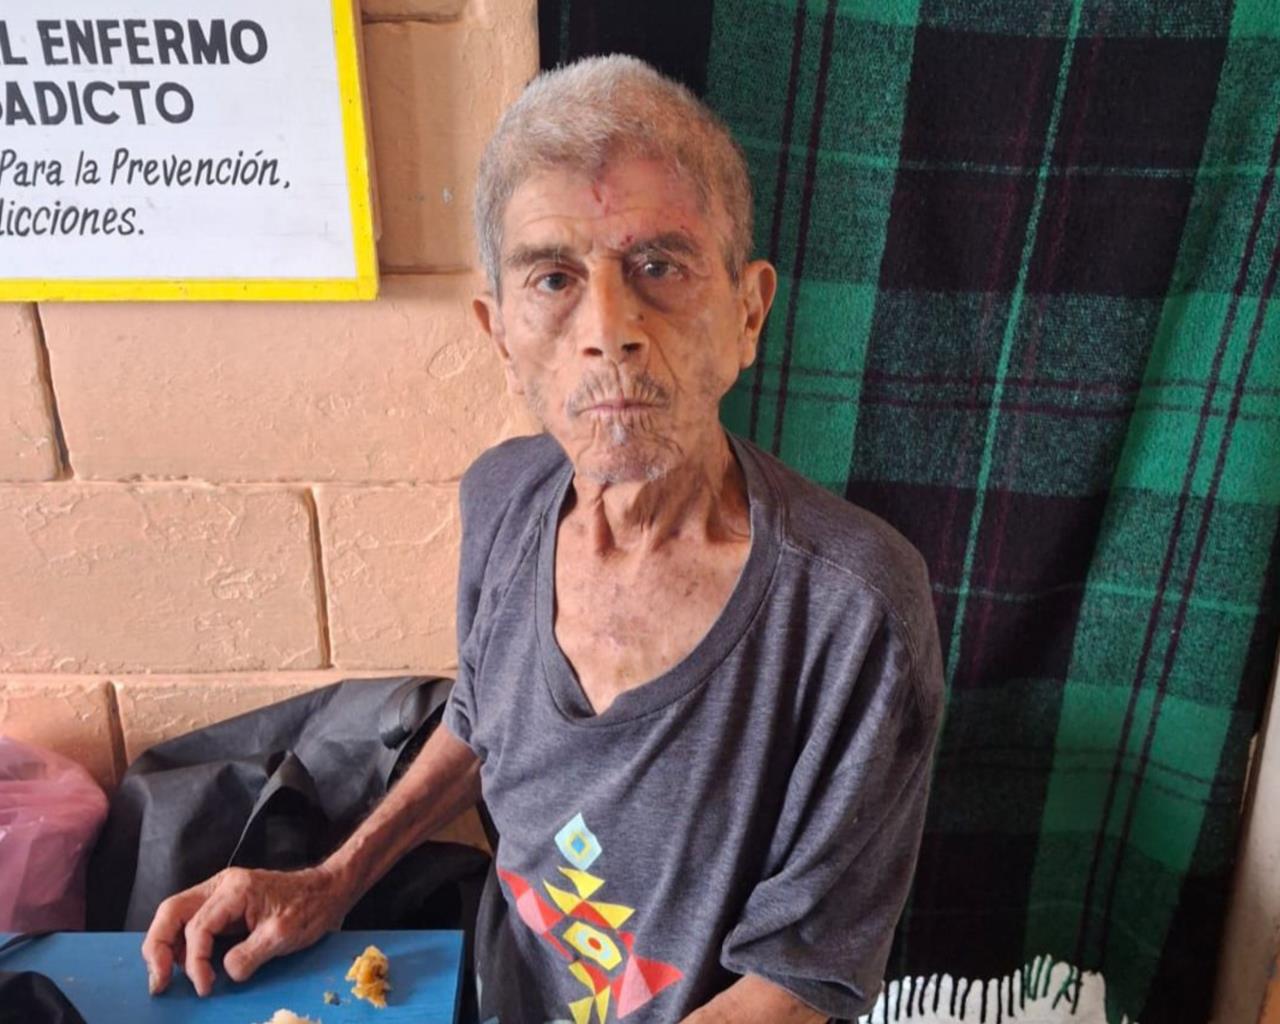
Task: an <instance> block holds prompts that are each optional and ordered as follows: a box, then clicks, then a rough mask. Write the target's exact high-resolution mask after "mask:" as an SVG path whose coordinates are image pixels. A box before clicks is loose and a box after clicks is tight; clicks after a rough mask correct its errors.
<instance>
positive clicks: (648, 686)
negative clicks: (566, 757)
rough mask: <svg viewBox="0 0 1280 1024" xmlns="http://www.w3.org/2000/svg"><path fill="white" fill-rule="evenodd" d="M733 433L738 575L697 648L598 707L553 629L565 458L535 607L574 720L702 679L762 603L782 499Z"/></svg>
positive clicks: (630, 712) (558, 701)
mask: <svg viewBox="0 0 1280 1024" xmlns="http://www.w3.org/2000/svg"><path fill="white" fill-rule="evenodd" d="M728 438H729V443H730V444H731V445H732V447H733V451H734V454H735V455H736V456H737V458H738V464H739V465H740V466H741V467H742V473H743V476H744V477H745V479H746V485H747V501H748V507H749V518H750V523H751V548H750V550H749V551H748V553H747V560H746V562H744V563H743V566H742V570H741V572H740V573H739V574H738V580H737V582H736V583H735V584H734V587H733V590H732V592H731V593H730V594H729V599H728V601H726V602H725V606H724V607H723V608H722V609H721V610H720V614H719V615H718V616H717V617H716V620H715V621H714V622H713V623H712V624H711V627H710V628H709V629H708V630H707V632H706V633H705V634H704V635H703V637H702V639H701V640H699V641H698V643H697V644H696V645H695V646H694V648H693V650H692V651H690V652H689V653H688V654H687V655H686V656H685V657H684V658H682V659H681V660H680V661H678V662H677V663H676V664H675V665H673V666H671V668H669V669H667V671H665V672H663V673H662V674H661V675H659V676H657V677H656V678H654V679H651V680H649V681H648V682H645V683H642V684H641V685H639V686H637V687H635V688H633V689H631V690H627V691H626V692H625V693H622V694H620V695H619V696H618V697H617V698H615V699H614V701H613V703H612V704H611V705H609V707H608V708H606V709H605V710H604V711H603V712H602V713H600V714H598V715H597V714H596V713H595V710H594V709H593V708H592V706H591V702H590V701H589V700H588V699H587V695H586V693H585V692H584V691H583V689H582V685H581V684H580V683H579V682H578V677H577V674H576V673H575V672H574V670H573V666H572V665H570V664H569V660H568V658H566V657H565V655H564V651H562V650H561V648H560V644H559V642H558V641H557V640H556V635H555V578H556V571H555V570H556V537H557V532H558V526H559V521H560V511H561V509H562V508H563V507H564V502H565V498H566V496H567V494H568V492H569V485H570V483H571V482H572V481H573V464H572V463H571V462H569V461H568V460H567V459H566V461H565V466H564V469H563V470H562V473H561V476H560V479H559V480H558V481H557V483H556V486H555V488H554V489H553V491H552V494H551V500H550V501H549V502H548V504H547V507H546V508H545V509H544V510H543V513H542V523H541V527H540V533H539V538H538V568H537V579H536V583H535V590H536V597H535V602H534V605H535V607H534V615H535V617H536V620H537V632H538V647H539V650H540V653H541V657H542V669H543V676H544V678H545V680H546V683H547V686H548V688H549V689H550V691H551V699H552V701H553V702H554V703H555V705H556V708H557V709H558V710H559V712H560V714H561V715H562V716H563V717H564V718H565V719H567V720H568V721H570V722H572V723H573V724H574V725H580V726H584V727H602V726H609V725H618V724H620V723H623V722H629V721H632V720H633V719H636V718H640V717H642V716H644V715H647V714H650V713H651V712H654V711H657V710H659V709H661V708H663V707H665V706H666V705H668V704H670V703H672V702H673V701H676V700H679V699H680V698H681V697H683V696H685V695H686V694H687V693H689V692H691V691H692V690H693V689H695V688H696V687H697V686H698V685H699V684H700V683H702V681H703V680H704V679H705V678H706V677H707V675H708V674H709V673H710V672H711V670H712V669H714V668H715V667H716V666H717V665H718V664H720V662H721V661H723V660H724V658H725V657H726V656H727V655H728V654H729V652H730V651H731V650H733V648H734V646H735V645H736V644H737V643H738V641H739V640H740V639H741V638H742V635H743V633H744V632H745V631H746V629H747V626H748V625H749V624H750V622H751V619H752V617H753V616H754V615H755V613H756V610H757V608H759V606H760V602H761V600H762V599H763V598H764V595H765V592H766V591H767V590H768V587H769V581H770V579H771V578H772V576H773V571H774V568H775V566H776V565H777V560H778V551H779V539H778V538H779V537H780V535H781V526H780V523H779V517H780V515H781V506H780V504H779V502H778V499H777V495H776V493H775V491H774V489H773V486H772V484H771V483H770V481H769V480H768V478H767V476H766V475H765V473H764V471H763V470H762V469H761V467H760V465H759V463H758V461H757V460H756V458H755V454H754V452H752V450H751V447H750V446H749V445H748V444H747V443H745V442H744V441H742V440H741V439H739V438H737V437H734V436H733V435H732V434H729V435H728Z"/></svg>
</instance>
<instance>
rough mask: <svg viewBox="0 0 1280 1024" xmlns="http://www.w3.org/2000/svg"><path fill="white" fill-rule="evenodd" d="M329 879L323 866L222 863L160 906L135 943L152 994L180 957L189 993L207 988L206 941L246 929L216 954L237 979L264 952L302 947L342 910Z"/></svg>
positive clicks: (343, 902) (342, 900)
mask: <svg viewBox="0 0 1280 1024" xmlns="http://www.w3.org/2000/svg"><path fill="white" fill-rule="evenodd" d="M349 902H350V900H349V897H348V896H347V895H346V894H345V893H344V892H343V891H342V890H341V889H340V887H339V885H338V881H337V878H336V877H335V876H334V875H333V874H332V873H330V872H329V871H327V870H326V869H324V868H308V869H306V870H304V871H290V872H282V871H249V870H246V869H244V868H227V869H226V870H225V871H220V872H218V874H216V875H214V876H213V877H212V878H210V879H208V880H207V881H204V882H201V883H200V884H199V885H196V886H192V887H191V888H190V889H187V890H186V891H185V892H180V893H178V894H177V895H176V896H170V897H169V898H168V899H167V900H165V901H164V902H163V903H161V904H160V907H159V909H158V910H157V911H156V916H155V919H154V920H153V921H152V922H151V928H150V929H149V930H148V931H147V937H146V939H145V940H144V941H143V943H142V959H143V960H145V961H146V964H147V985H148V988H149V989H150V991H151V994H152V995H156V994H158V993H160V992H163V991H164V990H165V989H166V988H168V987H169V978H170V975H171V973H172V971H173V965H174V963H175V962H178V961H180V962H181V963H182V966H183V969H184V970H185V971H186V973H187V977H188V978H190V979H191V984H192V985H194V986H195V990H196V993H197V994H199V995H201V996H207V995H208V994H209V993H210V992H211V991H213V976H214V972H213V965H212V963H211V962H210V958H211V957H212V955H213V940H214V938H215V937H216V936H218V935H225V934H228V933H232V932H242V931H245V930H247V931H248V933H249V934H248V936H247V937H246V938H245V939H244V941H243V942H241V943H240V944H239V945H237V946H234V947H232V949H231V950H230V951H229V952H228V953H227V955H226V956H225V957H224V958H223V961H222V965H223V967H224V968H225V969H226V972H227V974H228V975H229V976H230V977H231V978H232V980H234V981H244V980H245V979H247V978H248V977H249V976H250V975H252V974H253V972H254V971H256V970H257V969H258V968H259V967H261V966H262V964H264V963H265V962H266V961H268V960H270V959H271V958H272V957H276V956H282V955H284V954H285V953H293V952H295V951H296V950H299V949H303V948H304V947H306V946H309V945H311V944H312V943H313V942H315V941H316V940H317V939H319V938H320V937H321V936H322V935H324V933H325V932H327V931H330V930H332V929H335V928H337V927H338V926H339V925H340V924H341V923H342V918H343V916H344V915H345V914H346V912H347V911H348V910H349V909H350V905H349Z"/></svg>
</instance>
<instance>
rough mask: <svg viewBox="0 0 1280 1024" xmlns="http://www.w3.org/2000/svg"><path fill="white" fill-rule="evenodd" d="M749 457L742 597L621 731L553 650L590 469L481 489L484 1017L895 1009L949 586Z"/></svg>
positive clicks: (786, 475) (475, 471)
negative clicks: (573, 494)
mask: <svg viewBox="0 0 1280 1024" xmlns="http://www.w3.org/2000/svg"><path fill="white" fill-rule="evenodd" d="M730 440H731V442H732V445H733V449H734V452H735V454H736V456H737V459H738V462H739V464H740V465H741V467H742V469H743V472H744V474H745V477H746V482H747V490H748V495H749V500H750V517H751V548H750V553H749V554H748V557H747V561H746V564H745V566H744V568H743V570H742V573H741V575H740V577H739V579H738V581H737V584H736V586H735V588H734V590H733V592H732V594H731V596H730V598H729V600H728V602H727V604H726V605H725V607H724V609H723V610H722V612H721V614H720V616H719V618H718V619H717V620H716V621H715V622H714V624H713V625H712V626H711V628H710V629H709V631H708V632H707V634H706V635H705V636H704V637H703V638H702V640H701V641H700V642H699V643H698V645H697V646H696V647H695V648H694V650H693V651H692V652H691V653H690V654H689V655H688V656H687V657H686V658H684V660H682V661H681V662H679V663H678V664H677V665H675V666H674V667H672V668H671V669H670V670H668V671H667V672H664V673H663V674H662V675H661V676H659V677H657V678H656V679H653V680H651V681H650V682H648V683H645V684H644V685H642V686H639V687H637V688H636V689H634V690H630V691H628V692H626V693H624V694H622V695H621V696H619V697H618V698H617V699H616V700H615V701H614V703H613V704H612V705H611V706H610V707H609V708H608V709H607V710H606V711H604V712H603V713H602V714H599V715H596V714H594V713H593V711H592V708H591V706H590V704H589V702H588V701H587V699H586V696H585V694H584V693H583V691H582V688H581V686H580V685H579V684H578V681H577V677H576V676H575V674H574V672H573V668H572V666H571V665H570V664H569V662H568V661H567V660H566V658H565V656H564V654H563V652H562V651H561V650H560V647H559V645H558V644H557V643H556V639H555V630H554V603H555V590H554V580H555V572H554V569H555V541H556V527H557V523H558V520H559V516H560V512H561V509H562V507H563V503H564V498H565V496H566V494H567V492H568V488H569V484H570V482H571V480H572V476H573V470H572V466H571V464H570V463H569V461H568V460H567V459H566V457H565V455H564V453H563V452H562V450H561V449H560V447H559V446H558V445H557V444H556V442H555V441H554V440H553V439H552V438H550V437H549V436H546V435H543V436H540V437H533V438H520V439H517V440H514V441H509V442H507V443H505V444H502V445H500V446H498V447H496V448H493V449H491V450H489V451H488V452H486V453H485V454H484V455H482V456H481V457H480V458H479V459H478V460H477V461H476V462H475V464H474V465H473V466H472V467H471V468H470V470H468V472H467V474H466V476H465V478H464V479H463V482H462V523H463V541H462V562H461V576H460V589H459V598H458V607H459V616H458V632H459V650H460V656H459V667H458V668H459V670H458V681H457V685H456V686H455V687H454V691H453V696H452V699H451V701H450V703H449V705H448V708H447V711H446V714H445V719H444V721H445V724H446V726H447V727H448V728H449V730H450V731H451V732H453V733H454V734H455V735H457V736H458V737H459V738H460V739H462V740H463V741H464V742H466V743H467V744H468V745H470V746H471V747H472V749H474V750H475V752H476V753H477V755H478V756H479V757H480V758H481V759H482V761H483V767H482V769H481V782H482V786H483V793H484V800H485V803H486V804H487V806H488V809H489V812H490V814H491V815H492V817H493V821H494V824H495V825H496V827H497V829H498V832H499V833H500V841H499V844H498V847H497V851H496V859H495V866H496V872H495V873H494V874H493V875H492V876H491V878H490V885H489V887H488V888H487V890H486V893H485V897H484V900H483V905H482V908H481V913H480V922H479V926H478V931H477V949H476V968H477V973H478V977H479V982H480V988H481V1011H480V1019H481V1020H482V1021H490V1020H493V1019H497V1020H500V1021H501V1024H524V1022H530V1024H546V1022H549V1021H565V1022H573V1024H584V1022H587V1021H592V1022H604V1021H614V1020H619V1019H625V1020H626V1021H627V1022H628V1024H649V1022H676V1021H679V1020H681V1019H682V1018H683V1017H684V1016H685V1015H687V1014H689V1013H691V1012H692V1011H693V1010H695V1009H697V1008H698V1007H699V1006H702V1005H703V1004H705V1003H706V1002H708V1001H709V1000H710V999H711V998H712V997H713V996H715V995H716V993H718V992H720V991H723V990H724V989H726V988H728V987H729V986H730V985H731V984H733V982H734V981H735V980H736V978H737V977H738V976H739V975H742V974H746V973H753V974H758V975H761V976H763V977H764V978H767V979H769V980H771V981H773V982H775V983H777V984H779V985H781V986H783V987H784V988H786V989H788V990H790V991H791V992H793V993H795V994H796V995H797V996H799V997H800V998H801V999H803V1000H804V1001H805V1002H806V1003H808V1004H810V1005H811V1006H813V1007H815V1008H817V1009H819V1010H821V1011H823V1012H825V1013H827V1014H829V1015H830V1016H832V1017H836V1018H842V1019H852V1018H854V1017H856V1016H858V1015H859V1014H861V1013H863V1012H865V1011H866V1010H867V1009H868V1008H869V1007H870V1006H871V1004H872V1003H873V1002H874V1000H875V997H876V994H877V992H878V990H879V987H880V984H881V977H882V972H883V970H884V964H885V960H886V958H887V956H888V952H889V944H890V940H891V938H892V934H893V929H894V927H895V925H896V923H897V920H898V917H899V915H900V914H901V911H902V906H903V902H904V901H905V899H906V895H907V888H908V885H909V883H910V879H911V874H912V871H913V870H914V866H915V859H916V854H917V852H918V849H919V841H920V832H921V828H922V826H923V821H924V811H925V802H926V798H927V791H928V786H929V777H930V762H931V758H932V754H933V749H934V744H935V741H936V737H937V730H938V724H939V720H940V712H941V707H942V670H941V659H940V656H939V649H938V638H937V626H936V621H935V619H934V613H933V606H932V603H931V599H930V593H929V586H928V580H927V575H926V570H925V566H924V563H923V561H922V559H921V558H920V555H919V554H918V553H917V552H916V551H915V549H914V548H912V547H911V545H910V544H908V543H907V541H906V540H904V539H903V538H902V537H901V536H900V535H899V534H898V533H896V532H895V531H894V530H893V529H892V528H890V527H889V526H887V525H886V524H885V523H883V522H882V521H880V520H879V519H877V518H876V517H874V516H872V515H871V514H870V513H867V512H865V511H863V510H861V509H859V508H856V507H855V506H853V505H850V504H849V503H847V502H845V501H843V500H841V499H839V498H837V497H835V496H834V495H832V494H830V493H828V492H827V491H825V490H823V489H822V488H820V487H817V486H816V485H814V484H812V483H810V482H809V481H807V480H805V479H804V478H803V477H801V476H799V475H798V474H796V473H794V472H793V471H791V470H790V469H788V468H787V467H786V466H784V465H783V464H782V463H781V462H779V461H778V460H777V459H775V458H773V457H772V456H770V455H768V454H765V453H764V452H762V451H761V450H760V449H758V448H756V447H755V446H754V445H752V444H750V443H749V442H747V441H744V440H741V439H738V438H733V437H731V439H730ZM670 613H671V614H672V615H673V616H674V615H679V614H680V607H679V604H678V602H677V601H675V600H673V601H672V604H671V609H670Z"/></svg>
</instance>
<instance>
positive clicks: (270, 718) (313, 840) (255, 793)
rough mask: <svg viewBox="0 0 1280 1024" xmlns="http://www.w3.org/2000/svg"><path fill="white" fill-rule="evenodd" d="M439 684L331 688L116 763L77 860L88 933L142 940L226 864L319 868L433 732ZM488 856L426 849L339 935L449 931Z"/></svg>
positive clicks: (439, 846) (399, 680)
mask: <svg viewBox="0 0 1280 1024" xmlns="http://www.w3.org/2000/svg"><path fill="white" fill-rule="evenodd" d="M452 685H453V684H452V680H448V679H440V678H433V677H425V676H401V677H396V678H392V679H377V680H364V679H362V680H345V681H343V682H340V683H334V684H333V685H331V686H327V687H324V688H322V689H318V690H313V691H311V692H309V693H305V694H303V695H301V696H298V697H294V698H292V699H290V700H286V701H281V702H280V703H278V704H273V705H270V706H268V707H265V708H261V709H259V710H257V711H252V712H249V713H248V714H244V715H240V716H238V717H236V718H232V719H228V720H227V721H224V722H219V723H218V724H216V725H212V726H209V727H208V728H206V729H200V730H197V731H196V732H192V733H188V734H187V735H185V736H179V737H177V738H176V739H172V740H169V741H167V742H165V743H161V744H158V745H157V746H155V747H152V748H151V749H150V750H148V751H147V752H146V753H144V754H143V755H142V756H141V757H139V758H138V759H137V761H135V762H134V763H133V765H131V766H130V768H129V770H128V771H127V772H126V773H125V776H124V779H123V780H122V781H121V783H120V787H119V788H118V789H117V790H116V793H115V795H114V796H113V797H112V799H111V809H110V813H109V814H108V817H107V822H106V825H105V826H104V827H103V831H102V834H101V836H100V837H99V840H98V843H97V846H96V847H95V849H94V853H93V856H92V858H91V860H90V863H89V882H88V887H87V888H88V895H87V907H86V909H87V921H88V927H89V929H90V930H97V931H120V930H124V931H144V930H145V929H146V928H147V927H148V926H149V925H150V923H151V919H152V917H153V916H154V914H155V911H156V908H157V907H158V906H159V905H160V902H161V901H162V900H164V899H165V898H167V897H168V896H171V895H172V894H174V893H176V892H181V891H182V890H183V889H186V888H189V887H190V886H192V885H195V884H197V883H198V882H201V881H203V880H204V879H206V878H208V877H209V876H210V875H213V874H215V873H217V872H218V871H220V870H221V869H222V868H225V867H228V866H239V867H254V868H271V869H276V870H288V869H291V868H299V867H305V866H309V865H312V864H315V863H317V862H319V861H320V860H322V859H323V858H324V857H325V856H326V855H327V854H328V853H330V852H331V851H332V850H333V849H334V848H335V847H337V846H338V845H339V844H340V843H341V842H342V841H343V839H345V838H346V837H347V836H348V835H349V834H350V833H351V831H352V830H353V829H354V828H355V826H356V825H357V824H358V823H359V822H360V820H361V819H362V818H363V817H364V816H365V815H366V814H367V813H368V812H369V811H370V810H371V809H372V808H373V806H374V805H375V804H376V803H377V802H378V800H379V799H381V797H382V796H383V795H384V794H385V793H386V791H387V789H388V787H389V785H390V783H391V782H392V780H393V779H394V778H395V777H397V773H398V771H402V770H403V768H404V767H405V766H406V765H407V764H408V762H409V761H411V760H412V758H413V757H414V756H415V755H416V753H417V751H418V750H419V749H421V746H422V744H423V743H424V742H425V741H426V737H427V735H428V734H429V733H430V731H431V730H432V729H433V728H434V727H435V726H436V725H437V724H438V723H439V721H440V716H441V715H442V714H443V711H444V703H445V699H446V698H447V696H448V693H449V689H450V688H451V687H452ZM488 863H489V858H488V857H486V856H485V855H484V854H483V853H481V852H479V851H478V850H475V849H473V848H471V847H468V846H461V845H458V844H455V843H426V844H424V845H423V846H421V847H419V848H418V849H416V850H414V851H413V852H412V853H410V854H409V855H407V856H406V857H404V858H403V859H402V860H401V861H400V862H399V863H398V864H397V865H396V866H395V867H394V868H393V869H392V871H391V872H390V873H388V875H387V876H386V877H385V878H384V879H382V881H381V882H380V883H379V884H378V885H376V886H375V887H374V888H373V889H372V890H370V892H369V893H367V894H366V896H365V898H364V899H362V900H361V901H360V903H358V904H357V905H356V906H355V908H353V910H352V911H351V913H350V914H349V915H348V916H347V918H346V921H345V923H344V927H347V928H462V929H463V930H465V931H466V932H467V939H468V941H467V946H468V949H469V948H470V938H471V931H472V927H473V925H474V919H475V908H476V906H477V903H478V900H479V895H480V890H481V888H482V886H483V883H484V876H485V873H486V870H487V868H488Z"/></svg>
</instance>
